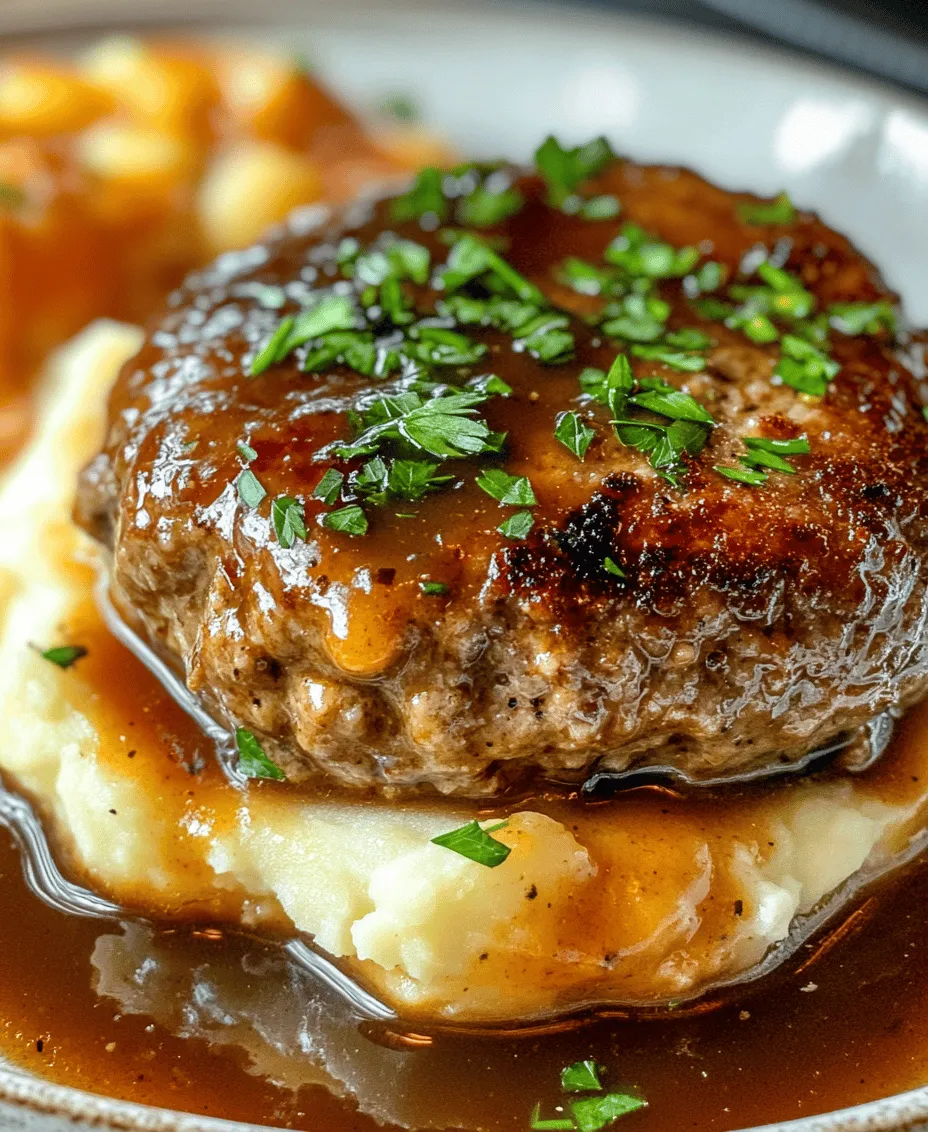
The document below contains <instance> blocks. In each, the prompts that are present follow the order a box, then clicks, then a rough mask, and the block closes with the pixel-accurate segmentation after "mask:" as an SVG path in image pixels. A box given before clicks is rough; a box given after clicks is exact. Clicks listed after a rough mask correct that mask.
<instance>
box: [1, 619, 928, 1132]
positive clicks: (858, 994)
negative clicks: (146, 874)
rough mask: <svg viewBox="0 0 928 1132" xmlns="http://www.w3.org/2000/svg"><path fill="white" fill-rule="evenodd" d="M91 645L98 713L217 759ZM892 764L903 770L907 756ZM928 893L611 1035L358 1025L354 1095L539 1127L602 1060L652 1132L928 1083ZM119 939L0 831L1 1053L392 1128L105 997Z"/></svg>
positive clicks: (900, 746) (254, 1113)
mask: <svg viewBox="0 0 928 1132" xmlns="http://www.w3.org/2000/svg"><path fill="white" fill-rule="evenodd" d="M75 628H76V627H75ZM84 636H86V639H87V643H89V644H90V655H89V656H88V657H87V658H86V660H85V661H84V662H82V664H83V665H84V668H83V671H82V672H81V669H80V668H76V669H75V670H74V675H75V677H76V678H80V679H81V680H82V681H85V680H86V681H89V682H92V683H95V684H96V686H97V688H98V689H99V688H102V687H104V686H105V684H108V685H110V686H111V685H112V681H111V680H107V674H112V673H113V672H114V671H119V672H120V673H121V674H122V677H123V678H122V679H121V680H120V681H119V682H118V686H119V687H120V688H121V689H122V690H123V691H122V692H121V693H120V695H119V696H117V697H115V698H113V699H112V700H109V702H108V704H107V705H106V706H105V707H103V706H102V705H101V710H105V711H112V712H114V713H115V714H116V716H119V717H120V720H119V722H120V723H121V725H122V726H123V727H125V728H126V729H127V730H126V731H125V732H124V733H127V734H128V731H134V732H135V734H136V735H138V736H139V739H142V734H141V733H142V732H145V731H147V732H148V739H149V742H151V741H152V740H153V739H158V740H159V741H160V745H161V748H162V750H164V749H165V748H167V749H169V750H170V749H172V748H173V749H174V750H175V751H177V752H182V753H185V754H186V756H188V757H189V756H190V755H191V754H192V753H193V752H194V751H195V750H196V748H197V746H198V745H201V746H207V745H208V744H205V741H204V740H203V739H202V737H201V736H199V734H198V733H197V732H196V729H195V728H191V726H190V722H189V720H188V719H187V718H186V716H185V715H184V713H183V712H182V711H180V709H178V708H177V707H176V706H175V705H174V704H173V703H172V702H171V701H170V700H169V699H168V697H167V694H166V693H165V692H164V691H163V690H162V689H161V688H160V686H159V685H158V684H157V682H156V681H155V680H154V678H153V677H152V676H151V675H150V674H149V673H148V672H147V670H145V669H144V668H143V667H142V666H141V664H140V663H139V662H138V661H137V660H135V658H133V657H131V656H130V655H129V654H128V653H127V652H126V651H125V650H124V649H123V647H122V646H121V645H119V644H118V643H117V642H115V641H114V640H113V639H112V638H110V637H108V635H106V634H105V631H103V630H101V629H99V628H96V629H91V625H90V623H89V622H88V624H86V625H85V626H84V633H83V634H82V639H84ZM75 639H76V638H75ZM104 682H105V683H104ZM113 722H116V720H115V719H114V720H113ZM923 727H924V712H918V713H915V715H914V716H912V717H910V719H909V720H908V721H907V723H905V724H904V725H903V727H902V734H901V735H900V736H899V737H898V739H897V741H896V743H897V748H896V749H897V751H898V752H899V756H900V758H899V760H896V761H899V762H901V766H900V767H898V768H896V769H899V770H902V769H903V768H904V766H905V761H906V760H905V756H904V753H903V752H904V751H905V750H906V749H907V748H908V749H911V747H912V746H913V742H912V740H913V738H914V737H915V735H916V734H920V732H921V730H922V729H923ZM142 745H143V744H142V743H141V742H140V744H139V746H140V747H141V746H142ZM130 749H131V747H130ZM203 753H204V754H206V752H205V751H204V752H203ZM185 761H186V760H185ZM205 761H207V763H209V762H210V761H211V760H210V759H208V758H207V759H206V760H205ZM888 761H889V763H890V767H889V769H890V771H892V769H893V767H892V763H893V761H894V753H893V752H891V753H890V755H889V757H888ZM164 762H167V763H168V765H169V766H173V769H171V770H167V771H166V773H167V774H168V776H170V775H172V774H173V773H175V772H179V773H183V774H186V771H182V770H181V769H180V767H179V766H178V765H177V764H172V763H171V761H170V760H163V762H162V768H163V770H162V772H163V773H164V771H165V768H164ZM210 773H211V772H209V771H207V773H206V778H207V780H208V779H209V777H210ZM871 773H872V772H871ZM887 777H888V779H889V780H890V781H891V780H892V779H893V777H894V776H893V774H892V773H890V774H889V775H888V776H887ZM926 882H928V861H922V862H916V863H915V864H913V865H911V866H909V868H908V869H907V870H906V871H905V872H904V873H903V874H902V875H901V876H899V877H896V878H894V879H891V880H890V881H887V882H884V883H883V884H881V885H880V887H879V890H878V891H877V892H875V893H873V894H870V895H867V896H866V897H865V898H862V899H861V900H860V901H858V905H857V907H856V908H855V909H852V910H851V912H850V913H849V914H847V915H845V917H844V918H843V920H842V921H840V922H839V923H838V924H833V925H832V926H831V928H830V930H829V932H828V934H827V935H826V936H825V937H824V938H822V939H819V940H818V941H816V942H814V943H811V944H808V945H806V946H804V947H803V948H801V949H800V951H799V953H798V955H797V956H795V957H794V959H793V960H792V961H790V962H789V963H788V964H787V965H786V967H785V968H783V969H781V971H780V972H778V973H777V974H776V975H774V976H771V977H769V978H768V979H767V980H765V981H764V982H762V983H759V984H757V985H756V986H754V987H752V988H747V989H745V988H742V990H741V991H740V992H739V993H738V994H737V995H735V996H733V997H732V998H731V1000H730V1001H725V1000H719V1001H716V1002H713V1003H704V1004H703V1005H702V1006H700V1007H698V1008H697V1009H695V1010H693V1011H691V1012H689V1013H686V1014H682V1013H681V1015H680V1016H679V1017H673V1016H672V1015H671V1016H665V1017H663V1018H660V1019H651V1020H637V1021H629V1020H605V1021H598V1022H591V1023H589V1024H588V1025H585V1026H579V1027H578V1026H576V1025H575V1026H573V1027H571V1028H568V1027H565V1028H563V1029H561V1030H554V1031H553V1032H551V1033H549V1034H545V1035H544V1036H541V1037H538V1036H535V1037H527V1036H524V1037H521V1038H518V1037H516V1038H513V1037H505V1038H504V1037H496V1038H486V1037H482V1038H478V1037H471V1036H467V1035H462V1034H456V1035H455V1034H445V1033H443V1034H432V1035H429V1034H428V1033H427V1032H426V1033H423V1034H416V1035H412V1036H410V1035H408V1034H407V1035H401V1034H390V1033H387V1032H384V1031H382V1030H380V1031H378V1029H377V1028H376V1027H368V1026H362V1027H360V1028H355V1027H353V1026H352V1024H351V1023H350V1021H347V1022H346V1023H345V1024H344V1026H343V1029H342V1031H341V1033H342V1035H343V1037H344V1035H349V1037H347V1038H345V1039H344V1041H345V1045H350V1046H351V1057H352V1058H356V1059H357V1063H358V1065H359V1066H361V1069H360V1072H359V1077H358V1079H359V1080H362V1081H363V1074H364V1073H365V1072H367V1068H366V1067H368V1066H373V1067H374V1068H375V1069H376V1071H377V1073H378V1074H381V1073H383V1072H384V1070H385V1069H386V1071H387V1072H388V1073H389V1077H388V1078H387V1084H386V1086H385V1085H384V1081H383V1080H379V1081H376V1082H374V1084H373V1086H370V1083H369V1089H370V1088H371V1087H373V1088H374V1093H373V1095H374V1096H377V1095H378V1094H377V1090H378V1089H379V1090H380V1091H381V1094H382V1091H383V1089H384V1088H385V1087H386V1088H389V1089H390V1090H393V1091H395V1097H394V1098H391V1097H386V1096H383V1097H382V1099H383V1101H384V1107H385V1109H386V1110H387V1111H392V1112H394V1113H396V1114H397V1117H396V1118H397V1119H400V1120H402V1121H403V1122H404V1124H405V1126H407V1127H412V1128H424V1127H429V1128H442V1127H461V1128H464V1129H480V1130H487V1132H497V1130H504V1129H525V1128H527V1127H528V1123H529V1115H530V1113H531V1110H532V1107H533V1105H534V1104H535V1102H536V1101H539V1100H540V1101H542V1102H543V1104H544V1105H545V1106H546V1108H547V1109H548V1110H550V1108H551V1107H552V1106H553V1105H555V1104H557V1103H558V1102H559V1095H558V1087H557V1082H558V1073H559V1070H560V1068H561V1066H563V1065H565V1064H568V1063H569V1062H571V1061H574V1060H577V1059H579V1058H582V1057H588V1056H593V1057H595V1058H596V1059H597V1060H599V1061H600V1062H601V1063H602V1064H604V1065H605V1066H607V1067H608V1070H609V1074H610V1077H609V1083H610V1084H612V1085H616V1086H626V1085H628V1086H634V1087H636V1088H638V1089H640V1090H641V1092H642V1093H643V1095H644V1096H646V1097H647V1098H648V1101H649V1108H648V1109H647V1110H645V1111H643V1112H640V1113H637V1114H634V1115H632V1116H630V1117H628V1118H626V1121H625V1123H627V1126H628V1127H629V1128H630V1129H631V1128H638V1129H641V1132H665V1130H667V1132H670V1130H671V1129H673V1130H678V1129H680V1128H681V1127H687V1128H691V1129H697V1130H709V1129H719V1130H723V1129H734V1128H741V1127H744V1126H748V1125H752V1124H758V1123H767V1122H769V1121H774V1120H786V1119H791V1118H794V1117H799V1116H803V1115H809V1114H812V1113H819V1112H824V1111H828V1110H830V1109H833V1108H837V1107H842V1106H845V1105H850V1104H855V1103H859V1102H862V1101H866V1100H869V1099H873V1098H876V1097H880V1096H885V1095H888V1094H891V1093H893V1092H896V1091H898V1090H902V1089H906V1088H910V1087H914V1086H916V1085H918V1084H921V1083H923V1082H925V1081H928V1010H926V1005H928V939H926V936H925V932H924V923H925V921H926V919H928V883H926ZM204 911H205V913H206V914H208V910H204ZM119 934H120V928H119V925H117V924H116V923H113V924H107V923H102V924H101V922H100V921H89V920H82V919H78V918H75V917H71V916H68V915H66V914H64V913H62V912H59V911H56V910H53V909H51V908H49V907H48V906H46V905H45V904H43V903H42V902H41V901H40V900H39V899H38V898H37V897H36V896H35V895H34V894H33V893H32V891H31V890H30V889H29V888H28V887H27V886H26V884H25V883H24V881H23V879H22V873H21V870H20V865H19V862H18V860H17V855H16V852H15V850H14V848H13V846H12V843H11V840H10V838H9V836H8V835H7V834H5V833H2V832H0V954H2V955H3V957H4V961H3V963H2V966H0V1050H2V1052H3V1053H5V1054H6V1055H7V1056H9V1057H10V1058H11V1059H12V1060H13V1061H15V1062H17V1063H19V1064H21V1065H23V1066H24V1067H25V1068H27V1069H29V1070H31V1071H33V1072H36V1073H38V1074H40V1075H42V1076H44V1077H47V1078H51V1079H53V1080H56V1081H60V1082H64V1083H67V1084H70V1085H74V1086H77V1087H80V1088H84V1089H88V1090H90V1091H93V1092H98V1093H105V1094H107V1095H111V1096H115V1097H119V1098H125V1099H128V1100H133V1101H138V1102H141V1103H145V1104H154V1105H162V1106H167V1107H171V1108H179V1109H183V1110H188V1111H192V1112H197V1113H203V1114H209V1115H212V1116H221V1117H226V1118H231V1119H239V1120H246V1121H254V1122H258V1123H265V1122H269V1123H272V1124H275V1125H279V1126H282V1127H287V1128H299V1129H306V1130H307V1132H329V1130H330V1129H331V1130H332V1132H335V1130H336V1129H337V1130H338V1132H346V1130H348V1132H351V1130H354V1129H362V1128H364V1129H367V1128H371V1129H372V1128H374V1127H377V1126H378V1124H377V1122H376V1121H375V1120H374V1119H372V1117H371V1116H369V1115H366V1114H365V1113H363V1112H360V1111H358V1107H357V1105H356V1103H355V1101H354V1100H353V1099H352V1098H351V1095H350V1092H348V1094H347V1099H339V1098H337V1097H335V1096H333V1095H332V1093H331V1092H329V1091H328V1090H327V1089H326V1088H325V1087H323V1086H322V1085H319V1084H306V1085H303V1086H302V1087H298V1088H293V1087H291V1086H292V1080H293V1077H292V1075H291V1085H287V1086H286V1087H285V1086H282V1085H280V1084H275V1083H274V1082H273V1080H269V1079H266V1078H265V1077H263V1076H261V1075H260V1073H255V1072H248V1064H249V1057H248V1054H247V1053H246V1052H245V1051H244V1050H242V1049H237V1048H236V1047H235V1045H234V1044H221V1043H222V1042H223V1041H224V1040H225V1041H228V1039H222V1038H220V1039H219V1040H217V1041H212V1042H207V1041H206V1040H205V1039H204V1038H203V1037H202V1036H196V1035H194V1036H188V1037H179V1036H177V1034H176V1033H175V1032H174V1030H175V1029H176V1027H172V1026H171V1025H170V1022H168V1023H167V1024H165V1021H164V1020H167V1019H169V1018H170V1017H171V1016H178V1015H179V1008H180V1006H181V1005H182V1003H181V1002H179V1001H174V1002H168V1001H152V1004H151V1013H152V1014H153V1015H156V1016H157V1018H158V1019H161V1020H162V1021H157V1020H155V1019H154V1018H153V1017H149V1016H148V1014H147V1013H145V1012H142V1013H129V1012H128V1011H127V1010H126V1009H125V1008H124V1004H121V1003H120V1002H118V1001H116V1000H115V999H114V998H112V997H104V996H98V994H97V992H96V990H95V989H94V988H95V986H96V985H97V984H96V976H95V974H94V964H93V963H92V961H91V957H92V955H93V953H94V949H95V947H96V946H97V945H98V939H99V938H100V937H101V936H107V937H113V938H115V937H118V936H119ZM151 942H152V948H153V951H152V953H153V954H154V955H155V956H156V962H157V963H159V964H162V965H164V966H165V969H166V970H167V971H168V972H169V973H170V971H175V972H176V971H181V972H183V973H184V975H185V976H186V975H187V974H189V972H199V971H207V970H213V971H216V970H221V971H223V972H225V975H224V976H223V977H225V978H227V979H231V980H232V982H233V983H235V982H236V981H237V982H238V983H239V984H241V986H242V987H243V988H247V987H249V986H254V985H255V979H256V977H257V976H255V974H254V972H255V971H256V970H257V969H258V965H259V964H261V963H265V964H270V965H269V966H266V967H265V972H266V973H265V974H264V975H262V976H261V977H262V978H266V979H267V983H266V985H267V988H268V991H269V992H270V991H273V990H274V989H275V987H276V988H277V990H278V991H279V990H280V988H281V987H282V986H285V984H286V979H287V977H288V976H287V970H288V969H287V965H286V962H285V961H284V960H282V959H281V958H280V957H279V956H278V957H275V953H274V948H273V947H272V946H270V945H268V944H263V943H260V942H257V941H255V940H252V939H249V938H247V937H244V936H241V935H237V934H235V933H224V932H222V931H219V930H215V929H207V928H198V927H196V926H192V925H191V926H183V927H178V928H172V929H170V930H166V931H163V930H155V931H153V933H152V935H151ZM140 958H141V957H140ZM247 972H252V974H248V973H247ZM303 978H304V979H308V977H307V976H303ZM160 985H161V987H162V993H163V994H164V996H165V998H166V999H169V998H170V997H171V996H172V995H173V997H174V998H175V999H179V998H181V997H183V995H184V994H185V993H189V987H188V985H187V981H186V978H184V979H180V978H178V979H176V980H175V983H172V982H171V978H170V977H168V978H167V979H165V980H163V981H162V983H161V984H160ZM264 985H265V984H264V983H262V984H261V988H262V993H264ZM304 985H305V986H306V987H307V988H308V990H309V991H310V992H311V988H310V987H309V983H308V982H306V983H305V984H304ZM175 986H176V989H173V990H171V989H168V990H165V989H164V988H165V987H167V988H172V987H175ZM135 1009H136V1010H138V1009H139V1008H138V1007H137V1006H136V1007H135ZM355 1046H356V1048H355ZM344 1052H345V1050H344V1049H342V1051H341V1053H342V1054H344ZM394 1063H395V1068H392V1067H394ZM372 1072H373V1070H372ZM306 1076H307V1077H308V1078H311V1077H313V1076H316V1077H318V1074H313V1073H312V1072H309V1071H308V1072H307V1074H306ZM394 1102H395V1103H394ZM368 1107H370V1106H369V1105H368ZM380 1115H381V1119H382V1118H383V1113H382V1111H381V1113H380Z"/></svg>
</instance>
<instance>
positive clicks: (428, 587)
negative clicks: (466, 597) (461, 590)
mask: <svg viewBox="0 0 928 1132" xmlns="http://www.w3.org/2000/svg"><path fill="white" fill-rule="evenodd" d="M419 588H420V589H421V590H422V592H423V593H424V594H426V595H427V596H429V597H444V595H445V594H446V593H448V590H449V588H450V587H449V586H448V585H447V584H446V583H445V582H420V583H419Z"/></svg>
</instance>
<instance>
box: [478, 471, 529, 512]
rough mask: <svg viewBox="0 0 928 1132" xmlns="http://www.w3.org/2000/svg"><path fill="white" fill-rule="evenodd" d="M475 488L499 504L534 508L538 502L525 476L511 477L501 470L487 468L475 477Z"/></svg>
mask: <svg viewBox="0 0 928 1132" xmlns="http://www.w3.org/2000/svg"><path fill="white" fill-rule="evenodd" d="M477 486H478V487H480V488H482V489H483V490H484V491H485V492H486V493H487V495H492V496H493V498H494V499H498V500H499V502H500V503H506V504H509V505H511V506H515V507H534V506H535V504H536V503H537V502H538V500H537V499H536V498H535V492H534V491H533V490H532V485H531V483H530V482H529V480H528V479H527V477H526V476H511V475H509V473H508V472H504V471H503V470H502V468H487V469H486V470H485V471H483V472H481V473H480V475H479V476H478V477H477Z"/></svg>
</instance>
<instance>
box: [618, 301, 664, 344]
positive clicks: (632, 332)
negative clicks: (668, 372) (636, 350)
mask: <svg viewBox="0 0 928 1132" xmlns="http://www.w3.org/2000/svg"><path fill="white" fill-rule="evenodd" d="M603 314H604V316H605V321H604V322H603V323H602V329H603V332H604V333H605V334H608V335H609V336H610V337H612V338H625V339H627V340H628V341H629V342H654V341H656V340H657V339H658V338H660V337H661V335H662V334H663V333H664V323H665V322H666V321H667V319H668V317H669V315H670V307H669V305H668V304H667V303H666V302H664V300H663V299H658V298H655V297H654V296H651V295H640V294H637V293H636V294H631V295H626V296H625V298H623V299H621V300H620V301H619V302H617V303H610V304H609V305H608V306H607V307H606V309H605V311H604V312H603Z"/></svg>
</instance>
